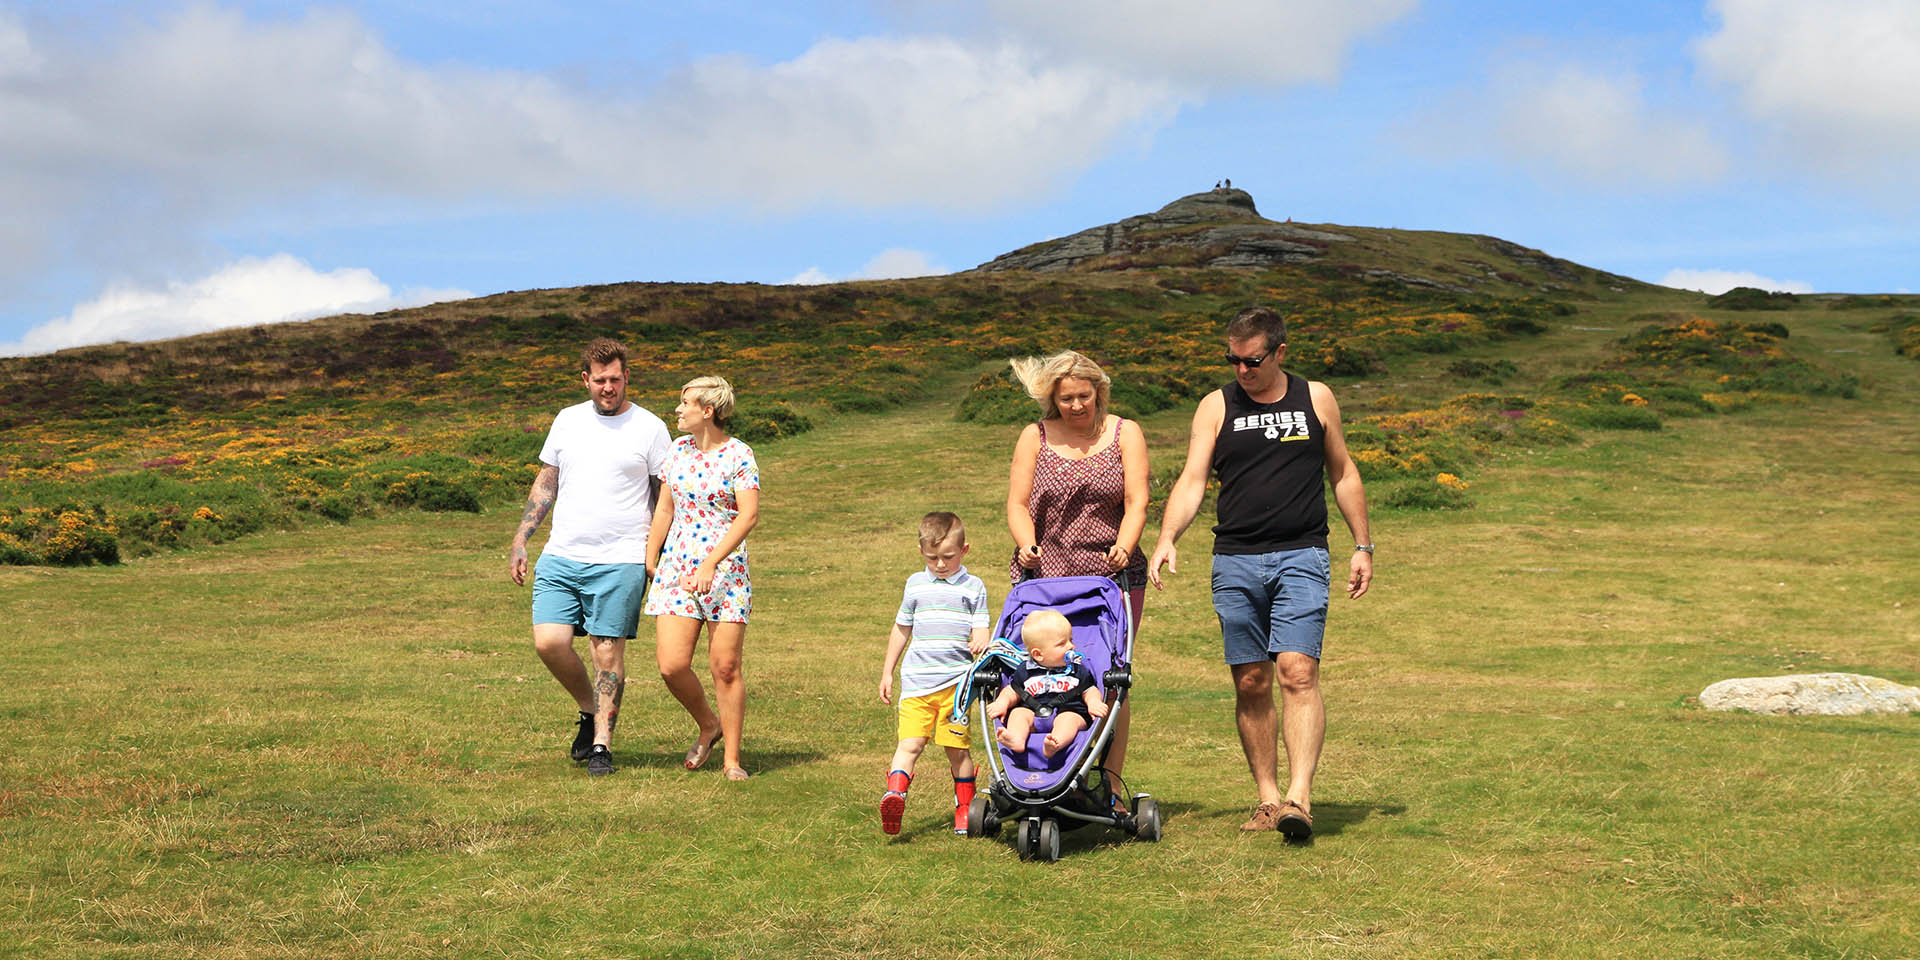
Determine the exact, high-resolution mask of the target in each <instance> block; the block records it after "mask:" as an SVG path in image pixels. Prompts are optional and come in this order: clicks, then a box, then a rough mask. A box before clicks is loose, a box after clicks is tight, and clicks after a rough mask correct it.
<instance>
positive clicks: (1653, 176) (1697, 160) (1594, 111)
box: [1494, 65, 1727, 187]
mask: <svg viewBox="0 0 1920 960" xmlns="http://www.w3.org/2000/svg"><path fill="white" fill-rule="evenodd" d="M1496 96H1497V98H1498V105H1497V107H1496V114H1495V120H1494V132H1495V135H1496V137H1497V139H1498V142H1499V143H1500V144H1501V145H1502V146H1503V147H1504V148H1505V149H1506V152H1507V155H1508V156H1509V157H1511V158H1513V159H1516V160H1518V161H1520V162H1521V163H1522V164H1523V165H1527V166H1532V167H1536V168H1541V169H1546V170H1550V171H1552V172H1554V173H1555V174H1557V175H1561V176H1568V177H1572V178H1574V179H1576V180H1580V181H1584V182H1586V183H1588V184H1592V185H1595V186H1603V187H1616V186H1637V185H1644V184H1656V185H1662V186H1672V185H1676V184H1685V183H1692V182H1699V181H1710V180H1714V179H1716V178H1718V177H1719V176H1720V175H1721V174H1723V173H1724V172H1725V170H1726V167H1727V157H1726V152H1725V151H1724V150H1723V149H1722V148H1721V146H1720V145H1719V143H1717V142H1716V141H1715V140H1714V138H1713V136H1712V134H1710V133H1709V132H1708V131H1707V129H1706V128H1705V127H1704V126H1703V125H1701V124H1700V123H1698V122H1695V121H1690V120H1687V119H1683V118H1680V117H1676V116H1670V115H1665V114H1661V113H1659V112H1656V111H1654V110H1653V109H1651V108H1650V107H1649V106H1648V104H1647V102H1646V97H1645V95H1644V93H1643V89H1642V85H1641V83H1640V82H1639V81H1638V80H1637V79H1635V78H1633V77H1629V76H1617V75H1613V76H1610V75H1606V74H1603V73H1600V72H1597V71H1594V70H1589V69H1586V68H1584V67H1580V66H1572V65H1568V66H1561V67H1559V68H1558V69H1555V70H1551V71H1548V70H1545V69H1543V68H1541V67H1539V66H1533V65H1526V66H1518V67H1514V68H1511V69H1508V70H1505V71H1503V72H1502V73H1501V74H1500V75H1499V77H1498V79H1497V81H1496Z"/></svg>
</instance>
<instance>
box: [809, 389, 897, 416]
mask: <svg viewBox="0 0 1920 960" xmlns="http://www.w3.org/2000/svg"><path fill="white" fill-rule="evenodd" d="M898 396H899V394H891V395H889V394H886V393H883V392H881V391H879V390H873V389H863V388H860V387H830V388H828V389H826V390H822V391H821V392H820V399H821V401H822V402H824V403H825V404H826V405H827V406H828V407H831V408H832V409H833V410H834V411H835V412H837V413H879V412H880V411H882V410H885V409H887V408H888V407H890V406H892V405H893V403H894V398H895V397H898Z"/></svg>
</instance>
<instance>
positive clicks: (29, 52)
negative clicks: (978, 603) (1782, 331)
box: [0, 0, 1920, 354]
mask: <svg viewBox="0 0 1920 960" xmlns="http://www.w3.org/2000/svg"><path fill="white" fill-rule="evenodd" d="M1915 90H1920V0H1820V2H1817V3H1816V2H1801V0H1701V2H1695V3H1686V2H1680V3H1671V2H1670V3H1638V2H1633V3H1627V2H1623V3H1605V2H1601V3H1595V4H1589V5H1584V6H1583V5H1562V4H1540V3H1537V2H1528V3H1522V2H1518V0H1327V2H1322V0H1262V2H1254V0H1186V2H1182V3H1178V4H1174V3H1160V2H1149V0H1100V2H1094V0H1054V2H1050V3H1034V2H1029V0H867V2H858V0H855V2H845V3H744V2H705V3H648V4H615V3H590V2H576V3H552V4H533V3H509V2H504V0H465V2H459V3H456V2H451V0H444V2H443V0H412V2H406V3H391V4H388V3H371V2H367V3H348V4H338V5H329V6H315V5H310V4H305V3H293V2H211V0H209V2H196V3H184V4H183V3H172V2H167V3H153V2H149V3H125V2H95V0H64V2H59V3H54V2H17V0H16V2H9V0H0V354H20V353H39V352H45V351H48V350H54V349H59V348H63V347H67V346H77V345H82V344H88V343H99V342H107V341H112V340H120V339H125V340H143V339H153V338H159V337H167V336H178V335H182V334H186V333H192V332H198V331H201V330H207V329H213V328H216V327H219V326H228V325H236V324H251V323H262V322H271V321H275V320H281V319H297V318H303V317H309V316H317V315H322V314H326V313H335V312H342V311H357V312H366V311H372V310H379V309H385V308H388V307H392V306H402V305H411V304H417V303H425V302H432V301H434V300H442V299H450V298H458V297H464V296H470V295H482V294H487V293H494V292H499V291H503V290H515V289H526V288H531V287H559V286H573V285H577V284H583V283H600V282H611V281H621V280H689V281H706V280H724V281H759V282H764V283H790V282H818V281H823V280H841V279H855V278H861V277H878V276H905V275H915V274H924V273H937V272H944V271H948V270H957V269H965V268H967V267H971V266H974V265H976V264H978V263H981V262H983V261H985V260H988V259H991V258H992V257H993V256H995V255H997V254H999V253H1002V252H1004V251H1006V250H1010V249H1013V248H1015V247H1019V246H1022V245H1024V244H1027V243H1030V242H1033V241H1035V240H1039V239H1043V238H1047V237H1051V236H1058V235H1062V234H1066V233H1071V232H1073V231H1076V230H1079V229H1082V228H1084V227H1088V226H1092V225H1095V224H1099V223H1104V222H1108V221H1111V220H1115V219H1118V218H1120V217H1124V216H1128V215H1131V214H1135V213H1141V212H1145V211H1149V210H1152V209H1155V208H1157V207H1159V206H1161V205H1162V204H1164V203H1166V202H1168V201H1170V200H1172V199H1174V198H1176V197H1178V196H1181V195H1183V194H1186V193H1190V192H1194V191H1197V190H1202V189H1206V188H1208V187H1211V186H1212V185H1213V183H1214V181H1216V180H1218V179H1220V178H1221V177H1231V178H1232V179H1233V181H1234V184H1235V186H1239V187H1244V188H1246V189H1247V190H1249V191H1250V192H1252V194H1253V196H1254V198H1255V200H1256V202H1257V203H1258V204H1259V207H1260V209H1261V211H1262V212H1263V213H1265V214H1266V215H1267V216H1269V217H1273V218H1275V219H1282V218H1285V217H1292V218H1294V219H1296V220H1303V221H1310V222H1331V223H1341V224H1352V225H1361V226H1384V227H1405V228H1418V229H1432V230H1452V231H1461V232H1471V233H1487V234H1493V235H1496V236H1500V237H1503V238H1506V239H1508V240H1512V241H1515V242H1518V243H1522V244H1525V245H1528V246H1533V247H1538V248H1540V249H1543V250H1545V251H1547V252H1548V253H1551V254H1554V255H1557V256H1561V257H1566V258H1569V259H1572V260H1576V261H1580V262H1582V263H1586V264H1589V265H1592V266H1596V267H1600V268H1603V269H1607V270H1611V271H1614V272H1618V273H1624V274H1627V275H1630V276H1634V277H1639V278H1641V279H1643V280H1648V281H1652V282H1666V283H1670V284H1673V285H1678V286H1686V287H1689V288H1699V289H1708V290H1717V289H1724V288H1725V287H1727V286H1731V285H1733V284H1735V283H1749V284H1753V285H1759V286H1768V287H1773V288H1777V289H1793V290H1818V291H1846V292H1905V291H1910V290H1913V289H1916V288H1920V276H1916V272H1917V271H1916V267H1915V264H1916V263H1920V229H1916V228H1920V174H1917V173H1916V172H1915V171H1916V170H1920V96H1916V95H1914V93H1913V91H1915Z"/></svg>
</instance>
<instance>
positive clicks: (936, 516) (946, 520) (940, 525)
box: [920, 510, 967, 550]
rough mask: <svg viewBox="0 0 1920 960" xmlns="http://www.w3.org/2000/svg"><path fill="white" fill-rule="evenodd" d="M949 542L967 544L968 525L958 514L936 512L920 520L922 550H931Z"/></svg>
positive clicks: (943, 511) (944, 511) (942, 511)
mask: <svg viewBox="0 0 1920 960" xmlns="http://www.w3.org/2000/svg"><path fill="white" fill-rule="evenodd" d="M948 540H958V541H960V542H961V543H965V542H967V525H966V524H964V523H961V522H960V517H959V515H958V514H955V513H951V512H949V511H946V510H935V511H934V512H932V513H929V514H927V515H926V516H924V517H921V518H920V549H922V550H929V549H932V548H934V547H937V546H939V545H941V544H943V543H946V542H947V541H948Z"/></svg>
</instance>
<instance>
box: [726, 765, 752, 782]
mask: <svg viewBox="0 0 1920 960" xmlns="http://www.w3.org/2000/svg"><path fill="white" fill-rule="evenodd" d="M750 776H752V774H750V773H748V772H746V771H745V770H742V769H740V768H739V767H728V768H727V779H728V780H745V779H747V778H748V777H750Z"/></svg>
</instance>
